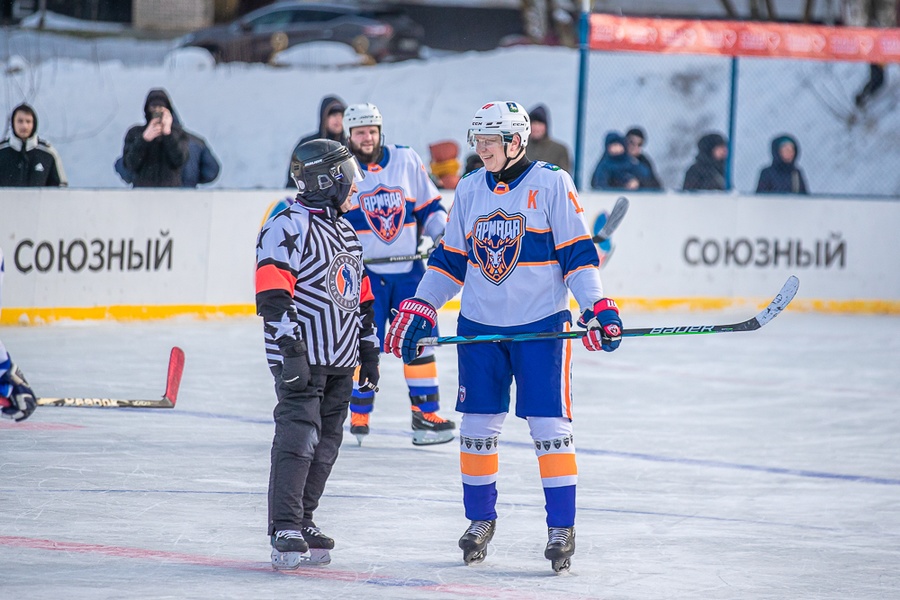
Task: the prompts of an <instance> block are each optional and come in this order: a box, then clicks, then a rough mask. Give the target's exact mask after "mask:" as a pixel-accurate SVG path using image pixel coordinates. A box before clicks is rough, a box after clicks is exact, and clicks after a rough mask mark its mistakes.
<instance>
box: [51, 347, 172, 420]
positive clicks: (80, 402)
mask: <svg viewBox="0 0 900 600" xmlns="http://www.w3.org/2000/svg"><path fill="white" fill-rule="evenodd" d="M182 371H184V351H183V350H182V349H181V348H179V347H178V346H175V347H174V348H172V352H171V353H170V354H169V373H168V377H167V379H166V392H165V394H163V397H162V398H161V399H159V400H117V399H115V398H38V399H37V400H36V402H37V405H38V406H82V407H88V408H175V402H176V401H177V400H178V388H179V387H180V386H181V373H182Z"/></svg>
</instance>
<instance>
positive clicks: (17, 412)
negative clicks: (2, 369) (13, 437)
mask: <svg viewBox="0 0 900 600" xmlns="http://www.w3.org/2000/svg"><path fill="white" fill-rule="evenodd" d="M8 376H9V379H10V382H9V383H7V382H3V383H0V407H3V408H2V409H0V414H2V415H3V417H4V418H6V419H12V420H13V421H17V422H18V421H24V420H25V419H27V418H28V417H29V416H30V415H31V413H33V412H34V409H35V407H37V403H36V401H35V399H34V391H33V390H32V389H31V387H30V386H29V385H28V382H27V381H26V380H25V377H24V376H23V375H22V371H21V370H19V368H18V367H17V366H16V365H12V366H11V367H10V368H9V373H8Z"/></svg>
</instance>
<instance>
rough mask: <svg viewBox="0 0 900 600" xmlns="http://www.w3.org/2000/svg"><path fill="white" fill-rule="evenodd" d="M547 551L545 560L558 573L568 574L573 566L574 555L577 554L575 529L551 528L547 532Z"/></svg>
mask: <svg viewBox="0 0 900 600" xmlns="http://www.w3.org/2000/svg"><path fill="white" fill-rule="evenodd" d="M547 537H548V540H547V549H546V550H544V558H546V559H547V560H549V561H550V566H552V567H553V570H554V571H555V572H557V573H566V572H568V571H569V567H570V566H572V561H571V558H572V555H573V554H575V528H574V527H550V528H548V530H547Z"/></svg>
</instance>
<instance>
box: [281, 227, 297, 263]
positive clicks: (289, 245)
mask: <svg viewBox="0 0 900 600" xmlns="http://www.w3.org/2000/svg"><path fill="white" fill-rule="evenodd" d="M281 232H282V234H283V235H284V239H283V240H281V243H280V244H278V246H279V247H283V248H285V249H287V253H288V258H289V259H290V258H291V256H293V254H294V252H295V251H296V250H297V238H298V237H300V234H299V233H295V234H294V235H291V234H290V233H289V232H288V230H287V229H282V230H281Z"/></svg>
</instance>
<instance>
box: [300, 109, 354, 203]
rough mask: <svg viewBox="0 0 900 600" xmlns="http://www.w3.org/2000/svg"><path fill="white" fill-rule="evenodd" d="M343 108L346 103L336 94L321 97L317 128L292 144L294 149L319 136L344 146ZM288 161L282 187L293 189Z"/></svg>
mask: <svg viewBox="0 0 900 600" xmlns="http://www.w3.org/2000/svg"><path fill="white" fill-rule="evenodd" d="M345 110H347V105H346V104H345V103H344V101H343V100H341V99H340V98H338V97H337V96H325V97H324V98H322V103H321V104H320V105H319V129H318V130H317V131H314V132H313V133H310V134H309V135H306V136H304V137H302V138H301V139H300V141H299V142H297V143H296V144H295V145H294V149H295V150H296V149H297V148H298V147H300V145H301V144H305V143H306V142H309V141H312V140H316V139H320V138H322V139H326V140H334V141H335V142H340V143H341V144H343V145H344V146H346V145H347V136H346V134H345V133H344V111H345ZM293 155H294V153H293V152H291V156H292V157H293ZM290 162H291V161H290V160H289V161H288V174H287V183H286V184H285V186H284V187H288V188H291V189H292V190H293V189H296V188H297V184H296V183H294V180H293V179H292V178H291V166H290Z"/></svg>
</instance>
